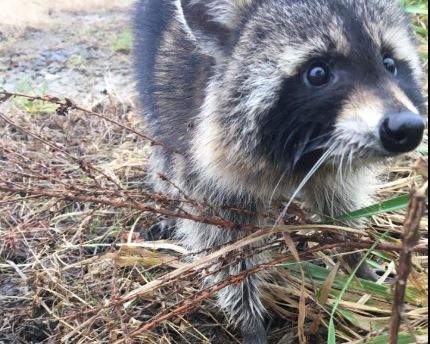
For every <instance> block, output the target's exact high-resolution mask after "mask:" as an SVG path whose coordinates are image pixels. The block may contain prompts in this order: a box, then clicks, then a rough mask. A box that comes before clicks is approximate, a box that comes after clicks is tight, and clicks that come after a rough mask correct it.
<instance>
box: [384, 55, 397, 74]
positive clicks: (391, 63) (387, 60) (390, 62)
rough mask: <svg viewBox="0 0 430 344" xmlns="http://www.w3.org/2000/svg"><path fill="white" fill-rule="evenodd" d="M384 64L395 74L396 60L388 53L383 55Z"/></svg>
mask: <svg viewBox="0 0 430 344" xmlns="http://www.w3.org/2000/svg"><path fill="white" fill-rule="evenodd" d="M384 66H385V69H386V70H387V71H389V72H390V73H391V74H393V75H394V76H396V75H397V63H396V60H395V59H394V58H393V57H392V56H391V55H389V54H385V55H384Z"/></svg>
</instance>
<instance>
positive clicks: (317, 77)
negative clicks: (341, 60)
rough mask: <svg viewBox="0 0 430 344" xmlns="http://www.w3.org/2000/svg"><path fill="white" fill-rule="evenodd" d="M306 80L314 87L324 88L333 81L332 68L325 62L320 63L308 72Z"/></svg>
mask: <svg viewBox="0 0 430 344" xmlns="http://www.w3.org/2000/svg"><path fill="white" fill-rule="evenodd" d="M306 79H307V81H308V82H309V83H310V84H311V85H312V86H316V87H318V86H323V85H325V84H327V83H329V82H330V80H331V73H330V67H329V66H328V65H327V64H325V63H324V62H318V63H316V64H314V65H313V66H312V67H311V68H310V69H309V70H308V72H307V74H306Z"/></svg>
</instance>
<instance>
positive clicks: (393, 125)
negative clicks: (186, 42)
mask: <svg viewBox="0 0 430 344" xmlns="http://www.w3.org/2000/svg"><path fill="white" fill-rule="evenodd" d="M182 8H183V13H184V15H185V20H186V21H187V24H188V27H189V28H190V34H192V35H193V36H194V38H195V40H196V43H197V44H198V45H199V46H200V47H201V48H202V51H203V52H204V53H205V54H208V55H211V56H213V57H214V59H215V67H214V76H213V79H212V80H211V81H210V83H209V85H208V88H207V95H206V101H205V104H204V105H203V108H202V113H201V123H200V125H199V133H198V135H197V136H198V137H197V139H196V142H195V144H196V145H198V147H199V150H200V153H197V159H200V160H201V162H203V163H204V164H206V165H207V166H208V168H211V169H214V168H218V169H219V170H224V171H221V172H220V171H218V172H219V173H221V174H223V173H224V174H225V173H227V172H226V170H229V171H228V173H230V174H231V173H239V174H240V173H242V174H246V173H253V174H254V175H261V176H263V175H267V171H270V172H273V171H279V173H281V171H289V172H294V171H307V170H309V168H310V167H312V166H313V165H314V164H315V163H316V162H318V161H321V159H324V162H325V163H326V164H330V163H331V164H336V163H338V162H339V161H341V160H342V159H348V161H349V164H352V165H356V164H358V165H363V164H365V163H366V162H368V161H374V160H375V159H382V158H385V157H389V156H393V155H397V154H401V153H405V152H409V151H411V150H414V149H415V148H416V147H417V146H418V145H419V144H420V142H421V140H422V138H423V133H424V130H425V121H424V119H423V117H422V116H421V115H420V114H421V113H423V112H424V111H426V105H425V99H424V96H423V93H422V91H421V89H422V88H421V81H422V75H421V69H420V60H419V57H418V55H417V52H416V47H415V45H414V40H413V33H412V32H411V30H410V29H409V23H408V18H407V17H406V15H405V14H404V13H403V11H402V9H401V7H400V6H399V5H398V4H397V3H396V2H395V1H393V0H266V1H264V0H205V1H203V0H201V1H200V0H188V1H187V0H182ZM214 166H217V167H214ZM250 171H252V172H250Z"/></svg>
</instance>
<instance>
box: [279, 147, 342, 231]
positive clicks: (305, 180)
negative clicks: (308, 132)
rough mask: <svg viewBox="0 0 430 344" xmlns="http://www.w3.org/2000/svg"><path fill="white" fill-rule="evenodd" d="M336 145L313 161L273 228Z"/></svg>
mask: <svg viewBox="0 0 430 344" xmlns="http://www.w3.org/2000/svg"><path fill="white" fill-rule="evenodd" d="M335 148H336V145H335V144H333V145H331V146H330V147H329V148H328V149H327V151H326V152H325V153H324V154H323V155H322V156H321V158H320V159H319V160H318V161H317V162H316V163H315V165H314V166H313V167H312V169H311V170H310V171H309V172H308V174H307V175H306V176H305V178H303V180H302V182H301V183H300V184H299V186H298V187H297V189H296V191H295V192H294V193H293V195H292V196H291V198H290V200H289V202H288V203H287V205H286V206H285V208H284V210H283V211H282V213H281V214H280V215H279V217H278V218H277V219H276V221H275V224H274V225H273V228H275V227H276V226H277V225H278V224H279V222H280V221H281V220H282V219H283V218H284V217H285V215H286V214H287V211H288V209H289V208H290V206H291V204H292V203H293V202H294V200H295V199H296V197H297V196H298V194H299V193H300V192H301V191H302V189H303V188H304V187H305V185H306V184H307V183H308V181H309V180H310V179H311V178H312V177H313V176H314V174H315V173H316V172H317V171H318V170H319V168H320V167H321V166H322V165H323V164H324V163H325V162H326V160H327V159H328V158H329V157H330V155H331V154H332V153H333V151H334V150H335Z"/></svg>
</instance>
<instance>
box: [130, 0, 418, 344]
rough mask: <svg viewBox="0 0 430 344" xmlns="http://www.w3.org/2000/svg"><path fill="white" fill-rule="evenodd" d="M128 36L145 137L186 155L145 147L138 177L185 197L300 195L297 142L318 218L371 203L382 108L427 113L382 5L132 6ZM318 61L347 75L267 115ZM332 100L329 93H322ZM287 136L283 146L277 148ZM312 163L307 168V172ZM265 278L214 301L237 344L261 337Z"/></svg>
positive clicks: (189, 232) (195, 2)
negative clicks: (146, 175)
mask: <svg viewBox="0 0 430 344" xmlns="http://www.w3.org/2000/svg"><path fill="white" fill-rule="evenodd" d="M135 28H136V29H135V35H136V49H135V51H136V66H137V76H138V82H139V91H140V94H141V99H142V105H143V109H144V114H145V120H146V123H147V124H148V128H149V131H150V134H151V135H152V136H154V137H155V138H156V139H158V140H160V141H163V142H165V143H166V144H168V145H170V146H173V147H175V148H177V149H178V150H180V151H182V152H183V153H184V154H175V153H172V152H169V151H167V150H165V149H163V148H155V149H154V150H153V154H152V157H151V164H150V168H151V169H150V171H151V174H152V175H153V176H154V179H153V181H154V186H155V188H156V190H157V191H160V192H164V193H171V194H175V193H176V192H177V190H176V189H175V188H173V187H171V186H170V185H167V184H166V183H164V182H162V181H161V180H160V179H159V178H158V177H156V175H157V172H161V173H162V174H164V175H166V176H167V177H168V178H170V180H171V181H173V183H174V184H175V185H177V186H179V188H180V189H181V190H184V191H185V192H186V193H187V195H188V196H189V197H191V198H194V199H196V200H199V201H205V202H209V203H210V204H213V205H215V206H224V207H225V206H232V207H243V208H248V209H250V210H252V211H254V212H256V213H257V214H258V213H262V212H264V211H266V210H267V208H268V207H269V204H270V201H271V200H276V201H282V200H285V199H286V198H288V197H290V196H292V195H295V194H296V193H298V192H296V191H299V190H298V187H299V185H300V183H301V182H302V181H303V179H304V178H305V177H306V176H307V175H308V172H309V168H308V167H302V168H298V167H297V166H296V163H298V164H299V165H300V164H302V165H303V166H304V165H306V161H303V160H306V159H308V160H309V159H311V158H306V159H304V158H303V156H304V157H307V156H306V155H305V153H304V150H305V148H306V149H310V150H311V148H313V149H317V148H318V149H323V151H325V152H326V153H327V154H326V156H325V159H324V160H321V157H320V162H321V166H320V168H318V169H317V170H316V171H315V173H314V174H313V175H312V176H309V177H310V178H309V181H308V182H307V183H306V184H305V185H304V186H303V188H302V190H300V191H301V196H302V197H303V199H305V200H306V201H307V203H308V205H309V207H310V208H311V209H313V210H314V211H315V212H316V213H318V214H321V215H322V216H327V217H329V218H333V217H336V216H338V215H340V214H344V213H345V212H348V211H351V210H355V209H358V208H361V207H363V206H366V205H368V204H369V202H370V201H371V196H372V187H373V186H374V185H375V183H376V178H375V175H376V172H375V171H374V169H373V167H372V166H374V165H375V163H376V162H378V161H382V160H383V159H384V158H386V157H387V156H389V154H388V152H386V151H385V150H384V149H383V148H382V147H381V144H380V142H379V137H378V132H377V126H378V124H379V123H380V121H381V118H382V116H383V115H384V113H386V112H387V111H399V112H400V111H404V110H408V111H412V112H419V111H423V109H424V108H425V104H424V98H423V96H422V93H421V90H420V82H421V77H422V72H421V68H420V61H419V58H418V55H417V53H416V52H415V45H414V41H413V38H412V33H411V30H410V29H409V26H408V18H407V16H406V15H405V14H404V13H403V11H402V10H401V8H400V6H399V5H398V4H397V2H396V1H393V0H267V1H265V0H181V1H179V0H177V1H175V0H140V1H138V2H137V4H136V16H135ZM384 49H388V50H389V51H390V52H392V54H393V55H394V56H395V58H396V59H397V60H398V61H399V63H401V65H402V68H403V69H402V75H401V79H400V77H399V78H398V79H394V78H393V77H391V76H388V75H387V74H386V71H385V70H384V67H383V65H382V63H380V60H379V59H380V55H381V54H382V53H383V50H384ZM326 55H330V56H332V55H333V56H335V57H334V59H335V60H336V61H338V60H339V61H340V60H341V61H343V62H342V63H344V64H345V69H346V70H347V72H348V73H350V75H351V77H350V79H351V81H350V82H345V84H343V85H342V87H339V88H335V89H333V91H331V92H328V91H327V93H326V94H324V96H322V95H321V94H320V95H319V96H318V98H315V97H316V96H315V97H313V96H312V97H311V98H309V99H301V98H297V99H294V101H293V100H291V102H297V103H299V104H298V105H297V108H298V110H297V111H296V110H295V111H293V112H292V113H291V114H289V115H288V116H287V115H286V117H285V119H283V118H282V117H276V118H275V116H278V115H279V113H278V112H279V111H278V112H276V111H275V112H273V109H274V108H276V107H277V106H279V104H284V103H282V102H281V103H280V100H279V99H280V97H281V96H282V94H284V93H283V92H287V94H289V95H290V93H289V92H293V91H294V88H295V85H298V84H299V83H301V81H302V80H301V79H300V75H301V74H302V72H303V68H305V67H306V66H307V64H308V63H309V61H311V60H312V59H313V58H319V57H320V56H326ZM345 61H346V62H345ZM286 85H287V86H286ZM285 87H286V89H285ZM342 92H344V93H342ZM292 94H293V95H292V96H291V97H294V96H297V95H294V92H293V93H292ZM332 94H338V97H337V98H341V99H337V98H336V99H331V97H332ZM333 97H334V96H333ZM299 99H301V100H299ZM300 102H302V103H300ZM330 102H332V103H333V107H332V108H331V107H330V106H331V105H330V104H331V103H330ZM313 104H315V106H314V105H313ZM285 106H286V107H288V106H289V103H288V99H287V101H286V102H285ZM314 107H317V108H316V109H315V108H314ZM318 107H321V110H320V111H319V108H318ZM300 109H301V110H300ZM328 109H331V110H330V111H329V110H328ZM278 110H279V109H278ZM281 110H282V109H281ZM305 110H306V111H305ZM300 111H303V114H300V113H298V112H300ZM270 116H273V121H275V120H277V121H278V122H272V118H271V117H270ZM326 122H327V123H329V124H330V125H328V124H327V123H326ZM284 125H285V127H284ZM299 126H303V130H302V129H300V128H301V127H299ZM314 127H315V128H316V130H319V128H320V127H323V128H324V130H325V131H324V135H322V136H321V137H317V138H315V139H318V140H319V141H318V142H319V146H318V147H313V146H312V142H313V140H311V139H309V137H313V136H312V135H314V136H315V132H314V131H313V130H314V129H315V128H314ZM294 129H300V131H304V133H301V132H299V133H298V134H297V135H296V136H297V137H299V138H303V137H304V136H305V135H304V134H306V130H309V137H306V138H305V139H303V140H304V141H303V142H305V144H306V145H305V144H304V146H303V149H301V148H300V142H301V141H300V142H293V143H291V142H290V141H292V140H293V139H294V138H295V137H296V136H294V135H293V132H294ZM280 132H282V135H284V136H282V135H281V134H280ZM321 138H322V139H321ZM306 140H307V141H306ZM287 141H288V142H289V144H291V147H292V148H291V149H294V150H295V151H294V152H293V151H291V149H290V148H288V149H286V148H285V147H286V143H285V145H283V143H284V142H287ZM293 141H294V140H293ZM320 141H321V142H320ZM278 146H279V147H278ZM288 147H290V146H288ZM309 147H310V148H309ZM284 148H285V151H284V150H283V149H284ZM311 151H312V150H311ZM293 160H294V163H293ZM317 160H318V159H316V160H315V161H313V160H309V161H312V162H313V165H314V166H315V163H317ZM189 210H190V211H193V210H192V209H189ZM216 215H219V216H222V217H223V218H226V219H228V220H231V221H235V222H237V223H253V224H256V225H264V224H266V223H265V220H264V219H263V218H260V217H259V216H258V215H256V216H251V215H243V214H237V213H234V212H232V211H228V210H222V211H220V213H218V214H216ZM176 234H177V236H178V237H179V238H181V240H182V241H183V244H184V245H185V246H186V247H187V248H188V249H190V250H191V251H201V250H202V249H210V248H212V247H214V246H218V245H222V244H224V243H226V242H229V241H231V240H233V239H239V238H241V237H243V236H244V235H245V233H240V232H234V231H228V230H223V229H220V228H216V227H214V226H209V225H204V224H198V223H194V222H191V221H184V220H182V221H179V223H178V224H177V231H176ZM268 259H269V257H268V256H267V255H266V254H260V255H257V256H255V257H253V258H249V259H245V260H244V261H243V262H241V263H238V264H235V265H233V266H231V267H229V268H227V269H225V270H224V271H223V272H220V273H218V274H216V275H215V276H213V277H211V278H208V279H207V281H206V282H207V283H208V284H213V283H216V282H219V281H221V280H222V279H224V278H226V277H227V276H229V275H236V274H238V273H240V272H241V271H242V270H244V269H249V268H252V267H253V266H255V265H256V264H260V263H262V262H265V261H267V260H268ZM265 279H266V275H265V274H261V273H260V274H255V275H253V276H250V277H249V278H248V279H247V280H246V281H244V282H243V283H242V284H241V285H240V286H230V287H228V288H226V289H224V290H223V291H221V292H220V293H219V295H218V299H219V305H220V307H221V308H222V309H224V310H226V311H227V313H228V314H229V315H230V317H231V321H232V323H234V324H236V325H237V326H239V327H241V328H242V330H243V331H244V333H245V334H247V339H246V341H247V343H254V344H263V343H266V341H267V340H266V337H265V333H264V319H265V317H266V310H265V308H264V305H263V304H262V302H261V298H260V293H261V286H262V284H263V282H264V280H265Z"/></svg>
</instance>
